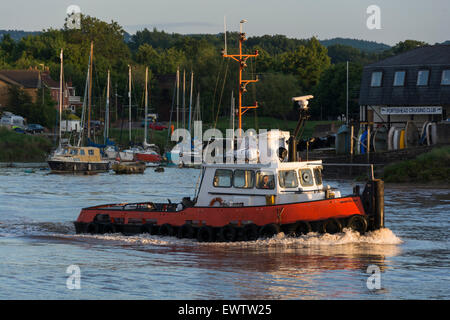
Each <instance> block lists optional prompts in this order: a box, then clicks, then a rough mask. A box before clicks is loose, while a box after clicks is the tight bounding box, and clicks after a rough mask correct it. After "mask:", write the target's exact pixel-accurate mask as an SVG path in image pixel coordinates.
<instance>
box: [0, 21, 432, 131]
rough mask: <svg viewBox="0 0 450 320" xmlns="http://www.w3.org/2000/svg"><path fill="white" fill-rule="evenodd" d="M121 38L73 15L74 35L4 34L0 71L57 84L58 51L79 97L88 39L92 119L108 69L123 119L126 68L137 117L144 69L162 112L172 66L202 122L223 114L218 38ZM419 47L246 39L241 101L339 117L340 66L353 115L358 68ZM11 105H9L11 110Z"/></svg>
mask: <svg viewBox="0 0 450 320" xmlns="http://www.w3.org/2000/svg"><path fill="white" fill-rule="evenodd" d="M126 35H127V34H126V32H125V31H124V29H123V28H122V27H121V26H120V25H119V24H118V23H117V22H114V21H111V22H105V21H101V20H99V19H97V18H95V17H91V16H87V15H86V16H82V17H81V28H80V29H71V28H69V27H68V25H67V24H66V25H65V26H64V27H63V28H62V29H58V30H57V29H48V30H43V31H42V32H40V33H38V34H33V35H29V36H26V37H24V38H22V39H20V40H18V41H16V40H14V39H13V38H12V37H11V36H9V35H8V34H4V35H3V38H2V40H1V42H0V69H28V68H29V67H36V68H45V67H49V69H50V74H51V76H52V78H53V79H59V63H60V62H59V52H60V49H61V48H64V77H65V79H66V80H70V81H72V83H73V85H74V86H75V87H76V88H77V91H78V95H81V96H83V95H84V92H83V91H84V88H85V83H86V73H87V67H88V61H89V51H90V43H91V41H93V42H94V69H93V83H92V84H93V93H92V96H93V119H99V120H100V119H102V118H103V114H102V112H104V111H102V110H104V106H105V100H106V97H105V92H106V75H107V70H108V69H109V70H111V79H112V92H113V94H114V98H112V99H111V100H112V103H113V104H114V103H115V101H118V103H117V105H116V106H115V107H116V114H117V116H118V117H119V118H121V117H126V116H127V115H126V114H124V113H125V112H127V111H126V110H125V109H126V108H127V107H128V93H127V91H128V79H127V76H128V65H131V66H132V69H133V84H132V86H133V92H134V94H133V96H132V98H133V101H134V102H133V105H134V106H133V108H135V110H134V113H133V114H134V117H135V118H139V116H140V115H141V116H143V114H141V113H140V110H142V106H143V87H144V71H145V67H149V70H150V77H151V82H150V91H151V99H150V106H151V107H153V108H155V109H156V110H158V108H160V106H162V105H165V106H168V105H169V106H170V104H171V103H172V101H171V100H172V97H173V95H172V92H170V94H167V90H166V92H163V90H162V88H160V86H159V83H158V81H157V80H156V76H158V75H166V74H175V73H176V71H177V69H178V68H179V69H180V70H181V71H183V70H185V71H186V72H187V74H188V75H189V73H190V72H193V73H194V92H200V94H201V107H202V117H203V121H206V122H211V123H212V122H214V120H215V119H217V117H218V116H220V117H224V116H229V113H230V108H229V106H230V103H231V92H232V91H234V95H235V96H236V95H237V90H238V88H237V79H238V66H237V63H236V62H235V61H230V60H229V59H224V58H222V55H221V50H222V49H223V46H224V34H223V33H221V34H216V35H211V34H201V35H181V34H176V33H166V32H164V31H159V30H156V29H153V30H148V29H144V30H142V31H138V32H136V34H134V35H132V36H131V38H130V39H129V41H125V40H124V37H125V36H126ZM227 39H228V41H227V43H228V53H236V52H237V50H238V47H237V44H238V39H239V34H238V33H237V32H229V33H227ZM422 45H426V44H425V43H423V42H418V41H412V40H407V41H404V42H400V43H399V44H397V45H396V46H394V47H392V48H389V49H387V50H384V51H381V52H370V51H367V50H364V51H362V50H359V49H356V48H353V47H350V46H348V45H342V44H331V45H329V46H328V47H325V46H324V45H323V44H322V43H321V42H320V41H319V40H318V39H316V38H314V37H312V38H310V39H292V38H287V37H286V36H283V35H274V36H269V35H265V36H257V37H249V38H248V40H247V41H246V42H245V43H244V50H245V51H246V52H249V53H251V52H253V51H255V50H258V52H259V56H258V57H257V58H256V59H251V60H249V61H248V67H247V68H246V71H245V74H244V75H243V77H244V78H247V79H256V78H258V79H259V82H258V83H257V84H251V85H249V86H248V92H247V94H246V98H245V100H244V103H245V104H253V103H254V101H255V100H256V101H258V104H259V105H260V108H258V109H257V110H256V111H254V112H256V113H257V115H258V116H270V117H277V118H281V119H285V120H287V119H291V120H296V110H295V109H296V108H295V106H294V105H293V103H292V101H291V98H292V97H293V96H299V95H306V94H313V95H314V96H315V98H314V99H313V100H312V101H311V104H310V106H311V113H312V116H313V119H330V120H331V119H336V117H337V116H339V115H341V114H343V113H344V112H345V105H346V104H345V96H346V88H345V86H346V78H345V77H346V68H345V63H346V61H349V66H350V70H349V75H350V81H349V83H350V86H349V87H350V88H349V89H350V90H349V92H350V101H349V108H350V112H351V113H355V114H356V113H357V112H358V110H359V108H358V96H359V85H360V79H361V73H362V68H363V66H364V65H365V64H368V63H372V62H375V61H378V60H379V59H383V58H386V57H389V56H391V55H394V54H398V53H400V52H404V51H406V50H410V49H412V48H415V47H417V46H422ZM187 78H189V77H188V76H187ZM13 94H16V95H17V94H18V93H17V92H15V93H14V92H13ZM16 98H17V97H15V99H16ZM22 98H23V97H22ZM167 100H170V101H167ZM18 101H19V100H17V99H16V101H15V102H14V101H12V102H14V105H18V104H20V103H19V102H20V101H19V102H18ZM43 101H45V99H43ZM125 107H126V108H125ZM47 109H48V108H47ZM21 112H26V111H21ZM113 120H115V119H114V118H113ZM52 122H54V121H53V118H51V117H49V119H48V120H47V121H46V122H45V123H44V124H46V125H47V126H49V127H52Z"/></svg>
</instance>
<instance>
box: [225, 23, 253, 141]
mask: <svg viewBox="0 0 450 320" xmlns="http://www.w3.org/2000/svg"><path fill="white" fill-rule="evenodd" d="M246 22H247V20H241V22H240V26H239V29H240V34H239V54H227V52H226V51H225V50H224V51H223V57H224V58H231V59H233V60H236V61H237V62H239V105H238V117H239V135H241V129H242V115H243V114H244V113H245V112H247V111H248V110H249V109H256V108H258V102H255V105H253V106H243V105H242V96H243V94H244V93H245V92H247V88H246V87H247V85H248V84H249V83H252V82H258V79H255V80H244V79H242V71H243V70H244V69H245V68H246V67H247V63H246V61H247V59H249V58H256V57H257V56H258V50H256V51H255V53H254V54H242V43H243V42H244V41H246V40H247V38H246V37H245V33H244V32H243V31H242V25H243V24H244V23H246Z"/></svg>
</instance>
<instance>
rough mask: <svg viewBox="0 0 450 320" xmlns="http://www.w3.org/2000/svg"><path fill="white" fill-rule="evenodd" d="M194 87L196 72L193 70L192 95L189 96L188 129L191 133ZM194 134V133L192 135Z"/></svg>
mask: <svg viewBox="0 0 450 320" xmlns="http://www.w3.org/2000/svg"><path fill="white" fill-rule="evenodd" d="M193 87H194V72H192V71H191V95H190V97H189V124H188V131H189V134H191V118H192V90H193ZM191 136H192V135H191Z"/></svg>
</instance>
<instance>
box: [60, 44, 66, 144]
mask: <svg viewBox="0 0 450 320" xmlns="http://www.w3.org/2000/svg"><path fill="white" fill-rule="evenodd" d="M59 57H60V60H61V70H60V73H59V146H61V122H62V105H63V72H64V69H63V58H64V57H63V49H61V54H60V55H59ZM66 130H67V127H66Z"/></svg>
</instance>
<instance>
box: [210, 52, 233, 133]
mask: <svg viewBox="0 0 450 320" xmlns="http://www.w3.org/2000/svg"><path fill="white" fill-rule="evenodd" d="M229 62H230V60H227V65H226V68H225V75H224V77H223V85H222V90H221V92H220V98H219V104H218V105H217V115H216V120H215V121H214V129H215V128H216V125H217V120H218V119H219V112H220V105H221V104H222V97H223V90H224V89H225V83H226V82H227V74H228V65H229Z"/></svg>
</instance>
